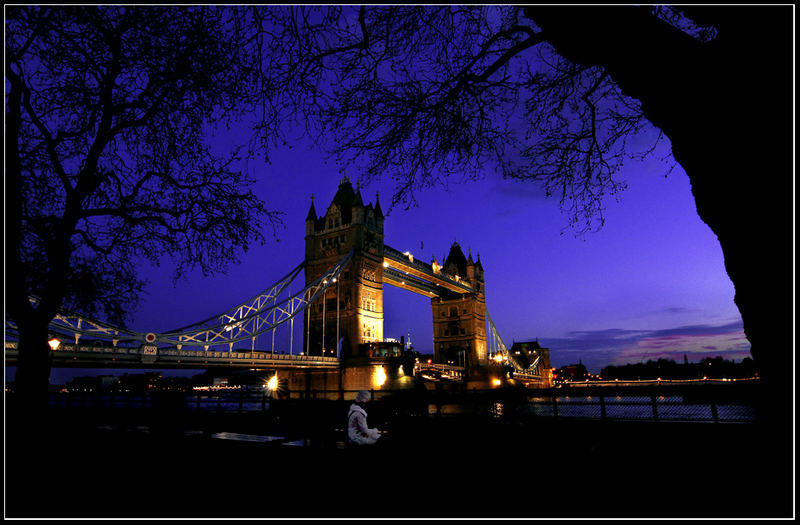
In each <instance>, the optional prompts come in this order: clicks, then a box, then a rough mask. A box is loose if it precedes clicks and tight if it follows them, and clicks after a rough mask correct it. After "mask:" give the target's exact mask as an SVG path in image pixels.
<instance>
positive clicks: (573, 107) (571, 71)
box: [256, 6, 793, 408]
mask: <svg viewBox="0 0 800 525" xmlns="http://www.w3.org/2000/svg"><path fill="white" fill-rule="evenodd" d="M256 11H257V12H258V15H257V18H258V22H259V25H258V29H259V33H260V34H262V35H264V37H265V39H264V56H265V57H268V59H267V60H265V62H264V63H263V64H262V66H263V67H264V71H269V72H270V73H269V75H268V76H270V77H271V78H283V79H284V83H285V85H286V86H289V85H291V89H288V90H283V89H281V90H278V91H275V92H273V97H272V98H270V101H271V104H273V107H278V108H289V109H290V110H291V111H293V112H295V113H296V114H302V115H304V116H312V117H315V119H314V121H313V122H315V124H313V125H309V131H311V132H312V133H315V134H317V135H318V136H334V137H336V140H338V141H339V142H338V144H337V146H336V152H337V154H339V155H341V156H343V157H345V158H346V159H347V160H349V161H353V162H358V163H359V164H360V165H361V167H362V170H363V173H364V174H365V176H366V177H378V176H381V177H392V178H393V179H394V180H395V181H396V188H397V190H396V193H395V195H394V199H393V203H394V204H398V203H401V202H405V203H409V202H410V203H413V200H414V192H416V191H419V190H421V189H423V188H425V187H428V186H430V185H433V184H441V183H443V182H445V181H446V180H447V178H448V177H450V176H452V175H453V174H460V175H463V176H465V177H467V178H470V177H473V178H474V177H479V176H483V174H484V173H485V172H486V171H489V170H496V171H498V172H499V173H501V174H502V175H503V176H506V177H513V178H517V179H522V180H529V181H531V182H534V183H537V184H541V185H542V186H543V188H544V190H545V191H546V192H547V193H548V194H550V195H553V196H555V197H557V198H559V199H560V201H561V204H562V206H563V207H564V209H565V210H567V211H568V212H569V214H570V223H571V224H572V225H573V226H574V227H575V228H576V229H577V230H578V231H580V232H583V231H589V230H594V229H596V228H597V227H599V226H602V223H603V217H602V209H603V201H604V199H605V198H606V197H607V196H609V195H614V194H616V193H617V192H618V191H619V190H620V189H622V188H624V183H623V182H621V181H619V180H617V179H616V177H615V175H616V173H617V171H618V169H619V167H620V165H621V163H622V162H624V161H625V160H626V159H627V158H631V157H634V158H637V157H643V156H647V155H650V154H652V152H653V151H655V150H656V147H657V146H658V142H659V141H660V140H662V139H664V138H666V139H668V140H669V144H670V146H671V148H672V154H673V157H674V160H675V161H677V162H678V163H679V164H680V165H681V167H682V168H683V169H684V170H685V172H686V173H687V174H688V176H689V178H690V181H691V183H692V191H693V193H694V197H695V201H696V204H697V209H698V213H699V215H700V217H701V219H702V220H703V221H705V222H706V224H708V225H709V227H710V228H711V229H712V231H714V233H715V234H716V235H717V236H718V238H719V240H720V245H721V247H722V250H723V254H724V257H725V263H726V268H727V271H728V275H729V276H730V278H731V280H732V281H733V283H734V285H735V287H736V297H735V301H736V304H737V306H738V307H739V310H740V312H741V314H742V319H743V321H744V326H745V333H746V335H747V337H748V339H749V340H750V342H751V344H752V353H753V356H754V358H755V360H756V362H757V363H758V366H759V370H760V372H761V374H762V376H763V377H765V378H768V379H769V382H770V384H772V385H773V386H776V388H778V392H779V396H781V398H782V399H784V400H789V399H790V395H791V391H790V390H787V389H788V388H789V387H791V372H790V371H791V370H792V361H791V355H792V354H791V352H790V351H789V350H788V349H789V348H790V347H791V344H792V339H791V330H790V327H791V324H792V321H791V318H790V315H791V311H792V304H791V294H790V293H788V292H783V293H780V295H779V297H778V298H777V299H776V298H775V297H774V294H775V293H776V292H778V291H779V290H787V289H788V288H787V282H788V281H789V272H790V270H791V267H790V264H791V263H790V261H791V251H790V248H791V243H790V242H789V241H790V238H791V237H790V236H791V231H790V230H789V228H790V227H789V224H791V222H790V221H791V199H790V197H789V196H790V195H791V185H790V181H791V177H790V173H791V172H792V164H791V159H792V157H791V151H792V144H791V139H792V119H791V107H792V78H791V71H792V49H793V45H792V22H791V21H792V18H793V17H792V10H791V7H789V6H783V7H781V6H778V7H750V8H742V7H738V6H736V7H716V6H711V7H694V6H683V7H681V8H670V7H666V6H643V7H635V6H627V7H625V6H617V7H533V6H531V7H525V8H522V7H518V6H493V7H487V6H466V7H464V6H425V7H421V6H375V7H366V6H361V7H351V8H345V7H338V6H337V7H326V8H318V7H292V8H288V7H287V8H268V7H262V8H257V9H256ZM287 93H289V94H290V96H286V94H287ZM648 136H649V137H651V138H653V139H654V141H650V142H646V141H644V138H646V137H648ZM668 169H670V167H669V166H666V167H665V171H666V170H668ZM759 173H765V174H767V175H766V176H767V177H768V178H769V180H770V182H769V183H766V182H761V181H760V180H759V179H758V174H759ZM786 406H787V405H784V407H783V408H786Z"/></svg>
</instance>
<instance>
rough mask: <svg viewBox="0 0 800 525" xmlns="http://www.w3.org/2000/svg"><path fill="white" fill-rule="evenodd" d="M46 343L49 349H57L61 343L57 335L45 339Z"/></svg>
mask: <svg viewBox="0 0 800 525" xmlns="http://www.w3.org/2000/svg"><path fill="white" fill-rule="evenodd" d="M47 344H48V345H50V350H58V346H59V345H60V344H61V341H59V340H58V338H57V337H54V338H52V339H50V340H49V341H47Z"/></svg>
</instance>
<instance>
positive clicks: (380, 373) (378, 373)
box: [373, 366, 386, 387]
mask: <svg viewBox="0 0 800 525" xmlns="http://www.w3.org/2000/svg"><path fill="white" fill-rule="evenodd" d="M373 381H374V382H375V386H377V387H381V386H383V384H384V383H386V371H385V370H384V369H383V367H382V366H379V367H378V368H376V369H375V377H374V379H373Z"/></svg>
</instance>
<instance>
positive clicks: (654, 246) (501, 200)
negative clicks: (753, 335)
mask: <svg viewBox="0 0 800 525" xmlns="http://www.w3.org/2000/svg"><path fill="white" fill-rule="evenodd" d="M299 144H302V143H299ZM659 158H660V157H659V156H658V155H654V156H653V160H652V161H645V162H630V163H629V164H628V165H627V166H626V167H624V168H623V170H622V172H621V174H620V178H621V180H624V181H626V182H627V184H628V188H627V189H626V190H625V191H623V192H622V193H621V194H620V195H619V202H617V200H615V199H613V198H611V199H609V201H608V203H607V209H606V212H605V216H606V225H605V227H604V228H603V229H602V230H601V231H600V232H599V233H589V234H586V235H583V236H577V237H576V235H575V231H574V230H570V229H565V228H567V217H566V215H564V214H563V213H562V212H561V211H560V209H559V206H558V202H557V200H555V199H552V198H545V197H544V195H543V192H541V191H539V190H538V189H537V187H536V186H534V185H533V184H530V183H527V184H525V183H521V182H516V181H506V180H502V179H501V178H500V177H499V176H496V175H494V174H492V173H488V174H487V176H486V177H485V179H484V180H481V181H478V182H461V181H458V180H456V179H451V180H450V182H449V188H443V187H437V188H432V189H427V190H424V191H422V192H421V193H419V194H418V195H417V198H418V202H419V206H418V207H414V208H411V209H409V210H405V209H403V207H402V206H399V207H396V208H395V209H393V210H391V211H389V205H390V202H391V195H392V193H393V187H392V181H376V182H373V183H371V184H368V185H364V184H362V195H363V197H364V200H365V202H373V203H374V201H375V193H376V191H379V192H380V195H381V197H380V199H381V206H382V207H383V209H384V212H386V213H387V218H386V221H385V241H386V244H388V245H390V246H392V247H394V248H397V249H399V250H401V251H406V250H407V251H410V252H411V253H412V254H414V256H415V257H417V258H420V259H423V260H425V261H426V262H430V260H431V258H432V256H434V255H435V256H436V258H437V260H438V261H439V262H441V261H442V258H443V257H444V255H446V253H447V252H448V251H449V248H450V245H451V244H452V243H453V240H454V239H455V240H457V241H458V243H459V244H460V245H461V247H462V249H463V250H464V252H465V254H466V253H468V250H470V249H471V250H472V254H473V257H477V255H478V254H480V258H481V261H482V263H483V267H484V269H485V271H486V304H487V308H488V310H489V312H490V314H491V316H492V318H493V320H494V322H495V324H496V326H497V327H498V329H499V331H500V334H501V336H502V337H503V340H504V341H505V342H506V344H508V345H509V346H510V345H511V344H512V343H513V341H515V340H516V341H520V340H530V339H533V338H538V339H539V342H540V343H541V344H542V345H543V346H546V347H548V348H550V352H551V360H552V364H553V366H555V367H560V366H564V365H567V364H572V363H577V362H578V361H579V360H581V361H582V362H583V363H584V364H585V365H586V366H587V367H588V368H589V370H590V371H591V372H595V373H597V372H599V371H600V369H601V368H602V367H604V366H606V365H609V364H624V363H627V362H639V361H642V360H644V361H646V360H648V359H657V358H660V357H664V358H668V359H674V360H676V361H678V362H682V361H683V356H684V355H686V356H687V357H688V359H689V361H698V360H700V359H702V358H703V357H706V356H710V357H714V356H718V355H719V356H723V357H725V358H726V359H734V360H736V361H740V360H741V359H742V358H744V357H748V356H749V355H750V353H749V348H750V346H749V343H748V342H747V340H746V339H745V338H744V334H743V331H742V322H741V317H740V315H739V312H738V310H737V309H736V306H735V304H734V302H733V295H734V289H733V285H732V283H731V282H730V280H729V279H728V277H727V275H726V273H725V269H724V263H723V258H722V252H721V249H720V247H719V244H718V242H717V240H716V238H715V236H714V234H713V233H712V232H711V230H710V229H709V228H708V227H707V226H706V225H705V224H704V223H703V222H702V221H701V220H700V218H699V217H698V216H697V214H696V212H695V207H694V200H693V198H692V195H691V189H690V186H689V181H688V179H687V177H686V175H685V174H684V173H683V171H682V170H681V169H680V167H679V166H677V167H676V169H675V170H673V171H672V172H671V173H670V174H669V176H667V177H665V176H664V174H665V173H666V172H667V168H666V167H665V164H664V163H662V162H661V161H659V160H658V159H659ZM271 159H272V163H271V164H265V163H263V162H257V161H252V160H251V161H249V162H248V163H247V164H243V169H247V170H248V171H249V172H250V173H251V175H253V176H254V177H255V178H256V179H257V180H258V181H259V185H258V187H257V188H256V191H257V193H258V194H259V195H260V196H261V197H262V198H263V199H264V200H265V201H266V203H267V205H268V207H270V208H273V209H279V210H280V211H283V212H285V216H284V228H282V229H280V230H279V231H278V232H277V236H278V240H277V241H276V240H275V238H273V236H272V233H271V231H270V232H265V236H266V237H267V242H266V243H265V244H264V246H256V247H253V248H251V249H250V251H249V252H247V253H244V254H242V255H241V256H240V258H241V264H238V265H233V266H231V267H230V269H229V271H228V274H227V275H216V276H210V277H207V278H204V277H203V276H202V275H200V274H199V273H198V274H191V275H189V276H187V278H185V279H183V280H181V281H179V282H178V283H177V285H176V286H174V287H173V283H172V280H171V272H172V269H173V265H172V264H171V263H170V262H169V261H168V260H165V261H164V263H163V264H162V265H161V266H160V267H158V268H152V267H142V270H141V271H142V275H143V276H145V277H146V278H147V279H148V280H149V281H150V285H149V286H148V287H147V295H146V296H145V297H144V298H143V299H142V302H141V305H140V308H139V310H138V311H136V312H135V313H133V314H132V315H131V320H130V322H129V327H130V328H133V329H135V330H138V331H142V332H145V331H154V332H158V331H163V330H167V329H171V328H175V327H178V326H184V325H187V324H190V323H192V322H194V321H198V320H201V319H205V318H207V317H209V316H211V315H214V314H217V313H219V312H222V311H224V310H226V309H228V308H229V307H231V306H234V305H237V304H240V303H241V302H244V301H246V300H247V299H249V298H250V297H251V296H253V295H254V294H256V293H257V292H259V291H261V290H262V289H264V288H266V287H267V286H269V285H270V284H272V283H273V282H275V281H276V280H277V279H279V278H281V277H282V276H283V275H285V274H286V273H287V272H288V271H289V270H290V269H291V268H293V267H294V266H295V265H296V264H298V263H299V262H300V261H301V260H302V258H303V256H304V235H305V222H304V221H305V217H306V214H307V212H308V207H309V203H310V198H311V195H312V193H313V194H314V195H315V198H316V200H315V204H316V209H317V212H318V213H324V210H325V209H326V208H327V206H328V205H329V204H330V201H331V200H332V198H333V195H334V193H335V192H336V188H337V186H338V183H339V181H340V179H341V177H342V172H341V166H339V165H337V164H336V163H335V162H334V161H327V162H326V161H325V158H324V156H323V154H321V153H319V152H318V151H316V150H311V149H306V148H303V147H302V146H299V145H296V146H295V147H293V148H292V149H288V148H287V149H283V150H276V151H274V152H272V155H271ZM347 175H348V176H349V177H350V179H351V180H352V181H354V182H355V181H356V180H357V179H358V173H357V172H355V170H354V169H352V168H350V169H348V170H347ZM562 232H563V234H562ZM384 290H385V291H384V293H385V295H384V315H385V327H384V334H385V335H386V336H387V337H394V338H398V339H399V338H400V336H401V335H402V336H406V335H407V334H408V333H409V332H410V334H411V338H412V342H413V344H414V346H415V349H416V350H418V351H420V352H422V353H432V323H431V310H430V303H429V300H428V299H427V298H425V297H423V296H419V295H415V294H413V293H411V292H407V291H404V290H400V289H397V288H393V287H391V286H388V285H387V286H386V287H385V289H384ZM296 325H302V323H296ZM295 330H296V332H298V335H300V334H301V332H300V330H301V328H298V326H296V327H295ZM286 337H287V338H288V335H287V336H286ZM64 373H68V371H62V372H58V371H54V374H58V375H59V376H60V375H62V374H64ZM104 373H109V371H105V372H104ZM166 374H167V375H170V374H173V375H174V374H175V372H174V371H170V372H167V373H166ZM70 375H74V373H72V374H70ZM53 379H55V377H53Z"/></svg>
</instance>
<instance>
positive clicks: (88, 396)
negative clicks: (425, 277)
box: [50, 388, 758, 423]
mask: <svg viewBox="0 0 800 525" xmlns="http://www.w3.org/2000/svg"><path fill="white" fill-rule="evenodd" d="M357 392H358V391H357V390H343V389H332V390H331V389H329V390H322V389H302V390H296V391H286V390H284V391H279V393H278V394H274V393H273V392H270V391H268V390H262V389H255V390H245V389H230V388H229V389H220V390H193V391H188V392H173V393H172V395H173V396H176V397H179V398H182V403H181V405H173V406H182V407H183V409H184V410H188V411H192V412H215V413H244V412H253V411H261V412H266V411H269V409H270V403H271V402H272V401H273V400H275V399H276V398H275V397H273V395H275V396H276V397H277V398H279V400H289V401H301V402H302V401H309V402H314V401H340V402H349V401H352V400H354V399H355V397H356V394H357ZM370 392H371V394H372V400H373V401H374V402H376V403H378V404H382V403H390V404H391V405H392V406H393V409H395V410H397V411H398V413H403V412H405V411H409V412H410V411H414V413H415V414H417V415H419V407H420V406H422V407H424V409H423V413H424V415H428V416H434V417H439V416H484V417H503V418H510V419H513V420H516V421H519V422H524V421H526V420H530V419H537V418H544V419H576V420H577V419H586V420H600V421H650V422H666V421H676V422H712V423H737V422H738V423H754V422H757V421H758V412H757V409H756V407H755V402H754V400H753V401H751V400H742V399H731V398H726V396H713V395H712V396H708V397H706V398H702V399H695V400H693V399H691V398H689V399H684V398H683V397H682V396H680V395H673V394H672V393H667V394H658V393H651V394H641V395H614V394H612V395H572V394H570V395H562V394H559V393H555V392H552V391H542V392H541V393H538V394H536V393H534V394H532V395H520V393H519V392H508V391H504V390H502V389H497V390H469V391H467V390H465V391H461V392H450V391H447V390H444V389H436V390H425V391H418V390H381V389H372V390H370ZM158 394H159V393H157V392H156V393H153V394H151V393H145V394H132V393H113V392H106V393H103V392H60V393H53V394H51V397H50V404H51V406H54V407H62V408H91V409H119V408H133V409H137V408H138V409H150V408H153V407H154V406H156V405H155V404H154V399H156V397H157V396H158Z"/></svg>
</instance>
